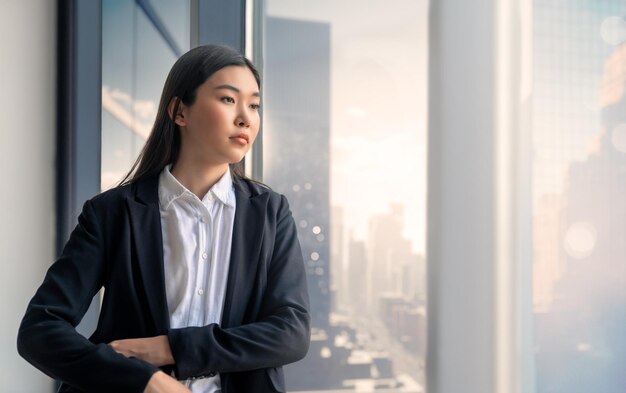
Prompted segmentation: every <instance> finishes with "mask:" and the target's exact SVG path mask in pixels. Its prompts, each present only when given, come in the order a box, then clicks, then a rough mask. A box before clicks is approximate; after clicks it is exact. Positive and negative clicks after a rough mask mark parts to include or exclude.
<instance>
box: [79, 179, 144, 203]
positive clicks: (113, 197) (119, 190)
mask: <svg viewBox="0 0 626 393" xmlns="http://www.w3.org/2000/svg"><path fill="white" fill-rule="evenodd" d="M133 188H134V187H133V184H125V185H122V186H117V187H113V188H111V189H108V190H106V191H103V192H101V193H100V194H97V195H95V196H93V197H92V198H91V199H89V200H88V201H87V202H89V203H91V204H92V205H94V206H107V205H115V204H117V203H121V202H123V201H124V200H126V199H127V198H128V197H130V196H131V195H133V193H134V190H133Z"/></svg>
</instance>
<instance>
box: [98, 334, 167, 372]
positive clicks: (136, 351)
mask: <svg viewBox="0 0 626 393" xmlns="http://www.w3.org/2000/svg"><path fill="white" fill-rule="evenodd" d="M109 345H110V346H111V347H112V348H113V349H114V350H115V352H117V353H121V354H122V355H124V356H126V357H134V358H137V359H141V360H145V361H146V362H148V363H151V364H153V365H155V366H157V367H161V366H165V365H167V364H174V356H173V355H172V350H171V348H170V342H169V340H168V339H167V336H156V337H146V338H130V339H126V340H115V341H112V342H110V343H109Z"/></svg>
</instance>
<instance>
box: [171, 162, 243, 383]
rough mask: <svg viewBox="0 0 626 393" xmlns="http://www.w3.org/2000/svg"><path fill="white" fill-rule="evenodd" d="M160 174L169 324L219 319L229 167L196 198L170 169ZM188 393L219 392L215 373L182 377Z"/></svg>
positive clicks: (230, 197)
mask: <svg viewBox="0 0 626 393" xmlns="http://www.w3.org/2000/svg"><path fill="white" fill-rule="evenodd" d="M170 167H171V166H170V165H168V166H167V167H165V168H164V169H163V171H162V172H161V174H160V176H159V205H160V213H161V228H162V232H163V262H164V268H165V292H166V296H167V306H168V309H169V313H170V326H171V327H172V328H181V327H187V326H205V325H208V324H211V323H218V324H219V323H220V320H221V317H222V308H223V304H224V297H225V295H226V281H227V278H228V267H229V264H230V249H231V243H232V237H233V236H232V235H233V223H234V220H235V207H236V202H235V191H234V189H233V182H232V177H231V174H230V170H227V171H226V173H224V175H223V176H222V177H221V178H220V180H219V181H218V182H217V183H215V185H214V186H213V187H211V189H210V190H209V192H207V193H206V195H205V196H204V197H203V198H202V200H200V199H199V198H198V197H197V196H196V195H194V194H193V193H192V192H191V191H189V190H188V189H187V188H185V187H184V186H183V185H182V184H180V182H178V180H177V179H176V178H175V177H174V176H173V175H172V174H171V173H170ZM185 385H186V386H187V387H189V388H190V389H191V391H192V392H193V393H216V392H221V384H220V376H219V374H217V375H215V376H214V377H210V378H202V379H196V380H193V381H191V380H187V381H185Z"/></svg>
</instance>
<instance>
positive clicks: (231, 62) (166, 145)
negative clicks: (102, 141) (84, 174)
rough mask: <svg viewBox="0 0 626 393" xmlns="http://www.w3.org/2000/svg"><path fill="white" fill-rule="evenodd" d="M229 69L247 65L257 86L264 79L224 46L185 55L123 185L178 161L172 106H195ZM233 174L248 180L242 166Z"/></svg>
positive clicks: (172, 74)
mask: <svg viewBox="0 0 626 393" xmlns="http://www.w3.org/2000/svg"><path fill="white" fill-rule="evenodd" d="M228 66H243V67H247V68H248V69H250V71H251V72H252V74H253V75H254V78H255V79H256V82H257V85H258V86H259V88H260V87H261V78H260V76H259V72H258V71H257V69H256V68H255V66H254V65H253V64H252V62H250V60H248V59H247V58H246V57H245V56H243V55H242V54H241V53H239V52H238V51H236V50H235V49H233V48H230V47H227V46H223V45H202V46H198V47H196V48H193V49H191V50H190V51H189V52H187V53H185V54H184V55H182V56H181V57H180V58H179V59H178V60H177V61H176V62H175V63H174V65H173V66H172V69H171V70H170V72H169V74H168V76H167V79H166V80H165V86H164V87H163V92H162V94H161V100H160V102H159V108H158V110H157V115H156V119H155V121H154V125H153V127H152V131H151V132H150V135H149V137H148V140H147V141H146V144H145V145H144V147H143V149H142V150H141V152H140V153H139V156H138V157H137V160H136V161H135V163H134V164H133V166H132V167H131V169H130V171H129V172H128V173H127V174H126V176H124V178H123V179H122V180H121V181H120V183H119V184H120V185H125V184H130V183H134V182H136V181H138V180H139V179H142V178H144V177H148V176H152V175H156V174H158V173H160V172H161V171H162V170H163V168H165V167H166V166H167V165H169V164H173V163H174V162H176V160H177V158H178V154H179V152H180V143H181V136H180V129H179V126H178V125H177V124H176V123H175V122H174V119H172V118H170V116H169V113H168V106H169V104H170V102H172V100H173V99H174V98H175V97H177V98H178V100H176V103H175V105H174V111H173V113H178V106H179V105H180V102H181V101H182V102H183V103H184V104H185V105H188V106H189V105H192V104H193V103H194V102H195V100H196V92H197V90H198V87H199V86H200V85H201V84H203V83H204V82H205V81H206V80H207V79H208V78H209V77H210V76H211V75H213V74H214V73H215V72H217V71H219V70H221V69H222V68H224V67H228ZM229 167H230V170H231V172H232V174H233V175H234V176H236V177H239V178H245V174H244V171H243V166H242V164H241V163H240V162H239V163H235V164H230V165H229Z"/></svg>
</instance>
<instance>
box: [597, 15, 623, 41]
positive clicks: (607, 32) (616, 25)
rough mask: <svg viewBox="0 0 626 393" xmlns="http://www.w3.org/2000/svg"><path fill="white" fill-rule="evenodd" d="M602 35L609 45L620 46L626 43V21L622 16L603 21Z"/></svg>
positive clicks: (610, 17)
mask: <svg viewBox="0 0 626 393" xmlns="http://www.w3.org/2000/svg"><path fill="white" fill-rule="evenodd" d="M600 35H601V36H602V39H603V40H604V42H606V43H607V44H609V45H619V44H621V43H622V42H624V41H626V21H625V20H624V18H622V17H621V16H609V17H608V18H605V19H604V20H603V21H602V24H601V26H600Z"/></svg>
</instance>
